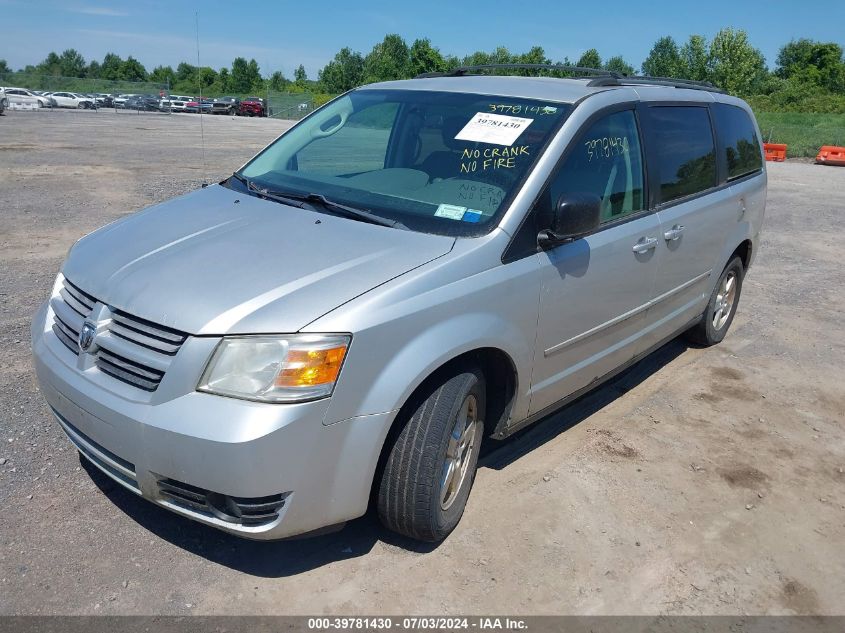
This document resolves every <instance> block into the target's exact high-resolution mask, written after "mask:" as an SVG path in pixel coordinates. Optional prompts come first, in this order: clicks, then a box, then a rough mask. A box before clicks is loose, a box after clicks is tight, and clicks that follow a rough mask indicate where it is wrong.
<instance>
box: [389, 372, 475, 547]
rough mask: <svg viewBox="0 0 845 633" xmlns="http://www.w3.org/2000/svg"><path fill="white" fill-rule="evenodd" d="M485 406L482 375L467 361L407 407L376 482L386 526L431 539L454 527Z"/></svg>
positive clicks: (461, 510)
mask: <svg viewBox="0 0 845 633" xmlns="http://www.w3.org/2000/svg"><path fill="white" fill-rule="evenodd" d="M485 406H486V390H485V384H484V377H483V375H482V373H481V371H480V370H478V369H477V368H474V367H469V368H463V369H461V370H460V371H458V372H456V373H453V374H452V375H451V376H449V377H447V378H446V379H445V380H443V381H442V382H441V383H440V384H439V385H436V386H435V388H434V389H433V390H432V391H430V392H429V394H428V396H427V397H426V398H425V399H424V400H422V401H421V402H420V403H419V404H418V405H417V406H416V407H415V408H414V409H413V410H412V411H411V412H410V417H409V418H408V419H407V421H405V423H404V426H403V428H402V430H401V431H400V433H399V435H398V437H397V438H396V441H395V442H394V443H393V446H392V447H391V448H390V453H389V456H388V459H387V462H386V464H385V468H384V472H383V474H382V478H381V482H380V486H379V494H378V513H379V518H380V519H381V521H382V523H383V524H384V525H385V526H386V527H388V528H390V529H391V530H394V531H396V532H399V533H400V534H404V535H405V536H409V537H411V538H415V539H419V540H423V541H432V542H436V541H441V540H443V539H444V538H446V537H447V536H448V535H449V533H450V532H451V531H452V530H453V529H455V526H457V525H458V521H460V519H461V516H462V515H463V513H464V508H465V507H466V503H467V499H468V498H469V493H470V490H471V488H472V484H473V481H474V479H475V470H476V466H477V464H478V454H479V452H480V450H481V441H482V439H483V437H484V419H483V416H484V411H485Z"/></svg>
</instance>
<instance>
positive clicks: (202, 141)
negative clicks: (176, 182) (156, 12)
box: [195, 11, 208, 186]
mask: <svg viewBox="0 0 845 633" xmlns="http://www.w3.org/2000/svg"><path fill="white" fill-rule="evenodd" d="M195 16H196V22H197V89H198V90H199V101H198V103H197V110H199V115H200V144H201V146H202V169H203V171H204V172H205V174H204V176H207V175H208V165H207V164H206V162H205V127H204V126H203V123H202V67H201V66H200V12H199V11H197V12H196V13H195ZM203 186H205V183H203Z"/></svg>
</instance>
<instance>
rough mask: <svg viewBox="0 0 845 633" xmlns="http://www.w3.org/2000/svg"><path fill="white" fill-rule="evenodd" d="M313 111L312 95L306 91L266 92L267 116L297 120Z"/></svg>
mask: <svg viewBox="0 0 845 633" xmlns="http://www.w3.org/2000/svg"><path fill="white" fill-rule="evenodd" d="M313 111H314V95H312V94H310V93H308V92H274V91H272V90H270V91H268V92H267V116H271V117H273V118H275V119H292V120H296V121H298V120H299V119H301V118H302V117H304V116H306V115H308V114H310V113H311V112H313Z"/></svg>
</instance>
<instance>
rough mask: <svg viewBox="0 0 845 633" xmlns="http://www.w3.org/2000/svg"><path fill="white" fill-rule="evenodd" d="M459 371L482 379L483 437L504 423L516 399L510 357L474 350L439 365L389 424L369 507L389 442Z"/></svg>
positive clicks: (492, 349)
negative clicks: (472, 370)
mask: <svg viewBox="0 0 845 633" xmlns="http://www.w3.org/2000/svg"><path fill="white" fill-rule="evenodd" d="M461 367H477V368H478V369H479V370H481V372H482V374H483V375H484V380H485V388H486V393H487V398H486V400H487V402H486V408H485V412H484V433H485V436H489V435H491V434H492V433H493V431H494V430H495V429H496V428H497V427H499V426H500V425H502V424H504V423H505V422H506V421H507V419H508V417H509V416H510V412H511V410H512V408H513V404H514V401H515V399H516V394H517V387H518V381H519V374H518V371H517V368H516V363H515V362H514V360H513V358H512V357H511V356H510V354H508V353H507V352H505V351H504V350H502V349H501V348H498V347H491V346H485V347H477V348H474V349H471V350H469V351H465V352H463V353H460V354H458V355H456V356H454V357H452V358H451V359H449V360H447V361H446V362H444V363H442V364H441V365H440V366H438V367H437V368H436V369H434V370H433V371H431V372H430V373H429V374H428V375H427V376H425V377H424V378H423V379H422V381H421V382H420V383H419V384H418V385H417V386H416V387H415V388H414V389H413V391H411V393H410V395H409V396H408V397H407V398H406V399H405V402H404V403H403V404H402V406H401V408H400V409H399V411H398V413H397V414H396V415H395V416H394V418H393V420H392V421H391V424H390V428H389V429H388V432H387V435H386V436H385V439H384V441H383V442H382V445H381V448H380V451H379V458H378V461H377V464H376V468H375V471H374V473H373V479H372V482H371V483H370V505H371V507H372V504H373V502H374V501H375V500H376V497H377V494H378V486H379V482H380V481H381V476H382V473H383V472H384V467H385V463H386V462H387V458H388V456H389V453H390V450H391V447H392V446H393V442H394V441H395V439H396V437H397V436H398V435H399V433H400V432H401V430H402V427H403V425H404V423H405V421H406V420H407V419H408V416H409V415H411V412H413V411H414V410H415V409H416V407H417V406H418V405H419V404H421V403H422V402H423V401H424V400H425V399H426V398H427V397H428V395H430V393H431V392H432V391H434V390H435V389H436V388H437V386H438V385H439V384H440V383H441V382H442V381H443V380H444V379H445V378H446V377H447V376H449V375H450V374H452V373H453V372H455V371H457V370H458V369H459V368H461Z"/></svg>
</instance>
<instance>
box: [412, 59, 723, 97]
mask: <svg viewBox="0 0 845 633" xmlns="http://www.w3.org/2000/svg"><path fill="white" fill-rule="evenodd" d="M500 69H502V70H546V71H561V72H565V73H572V74H578V75H586V76H591V77H593V79H591V80H590V81H588V82H587V86H589V87H591V88H592V87H600V86H627V85H632V84H643V85H652V86H669V87H673V88H689V89H690V90H707V91H709V92H719V93H724V90H722V89H721V88H717V87H716V86H714V85H713V84H711V83H710V82H709V81H693V80H692V79H675V78H673V77H643V76H641V75H625V74H622V73H618V72H615V71H613V70H605V69H602V68H586V67H584V66H570V65H568V64H478V65H476V66H459V67H457V68H453V69H452V70H448V71H446V72H433V73H422V74H421V75H417V76H416V77H415V79H426V78H430V77H463V76H465V75H467V74H470V73H472V72H474V71H482V70H500Z"/></svg>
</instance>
